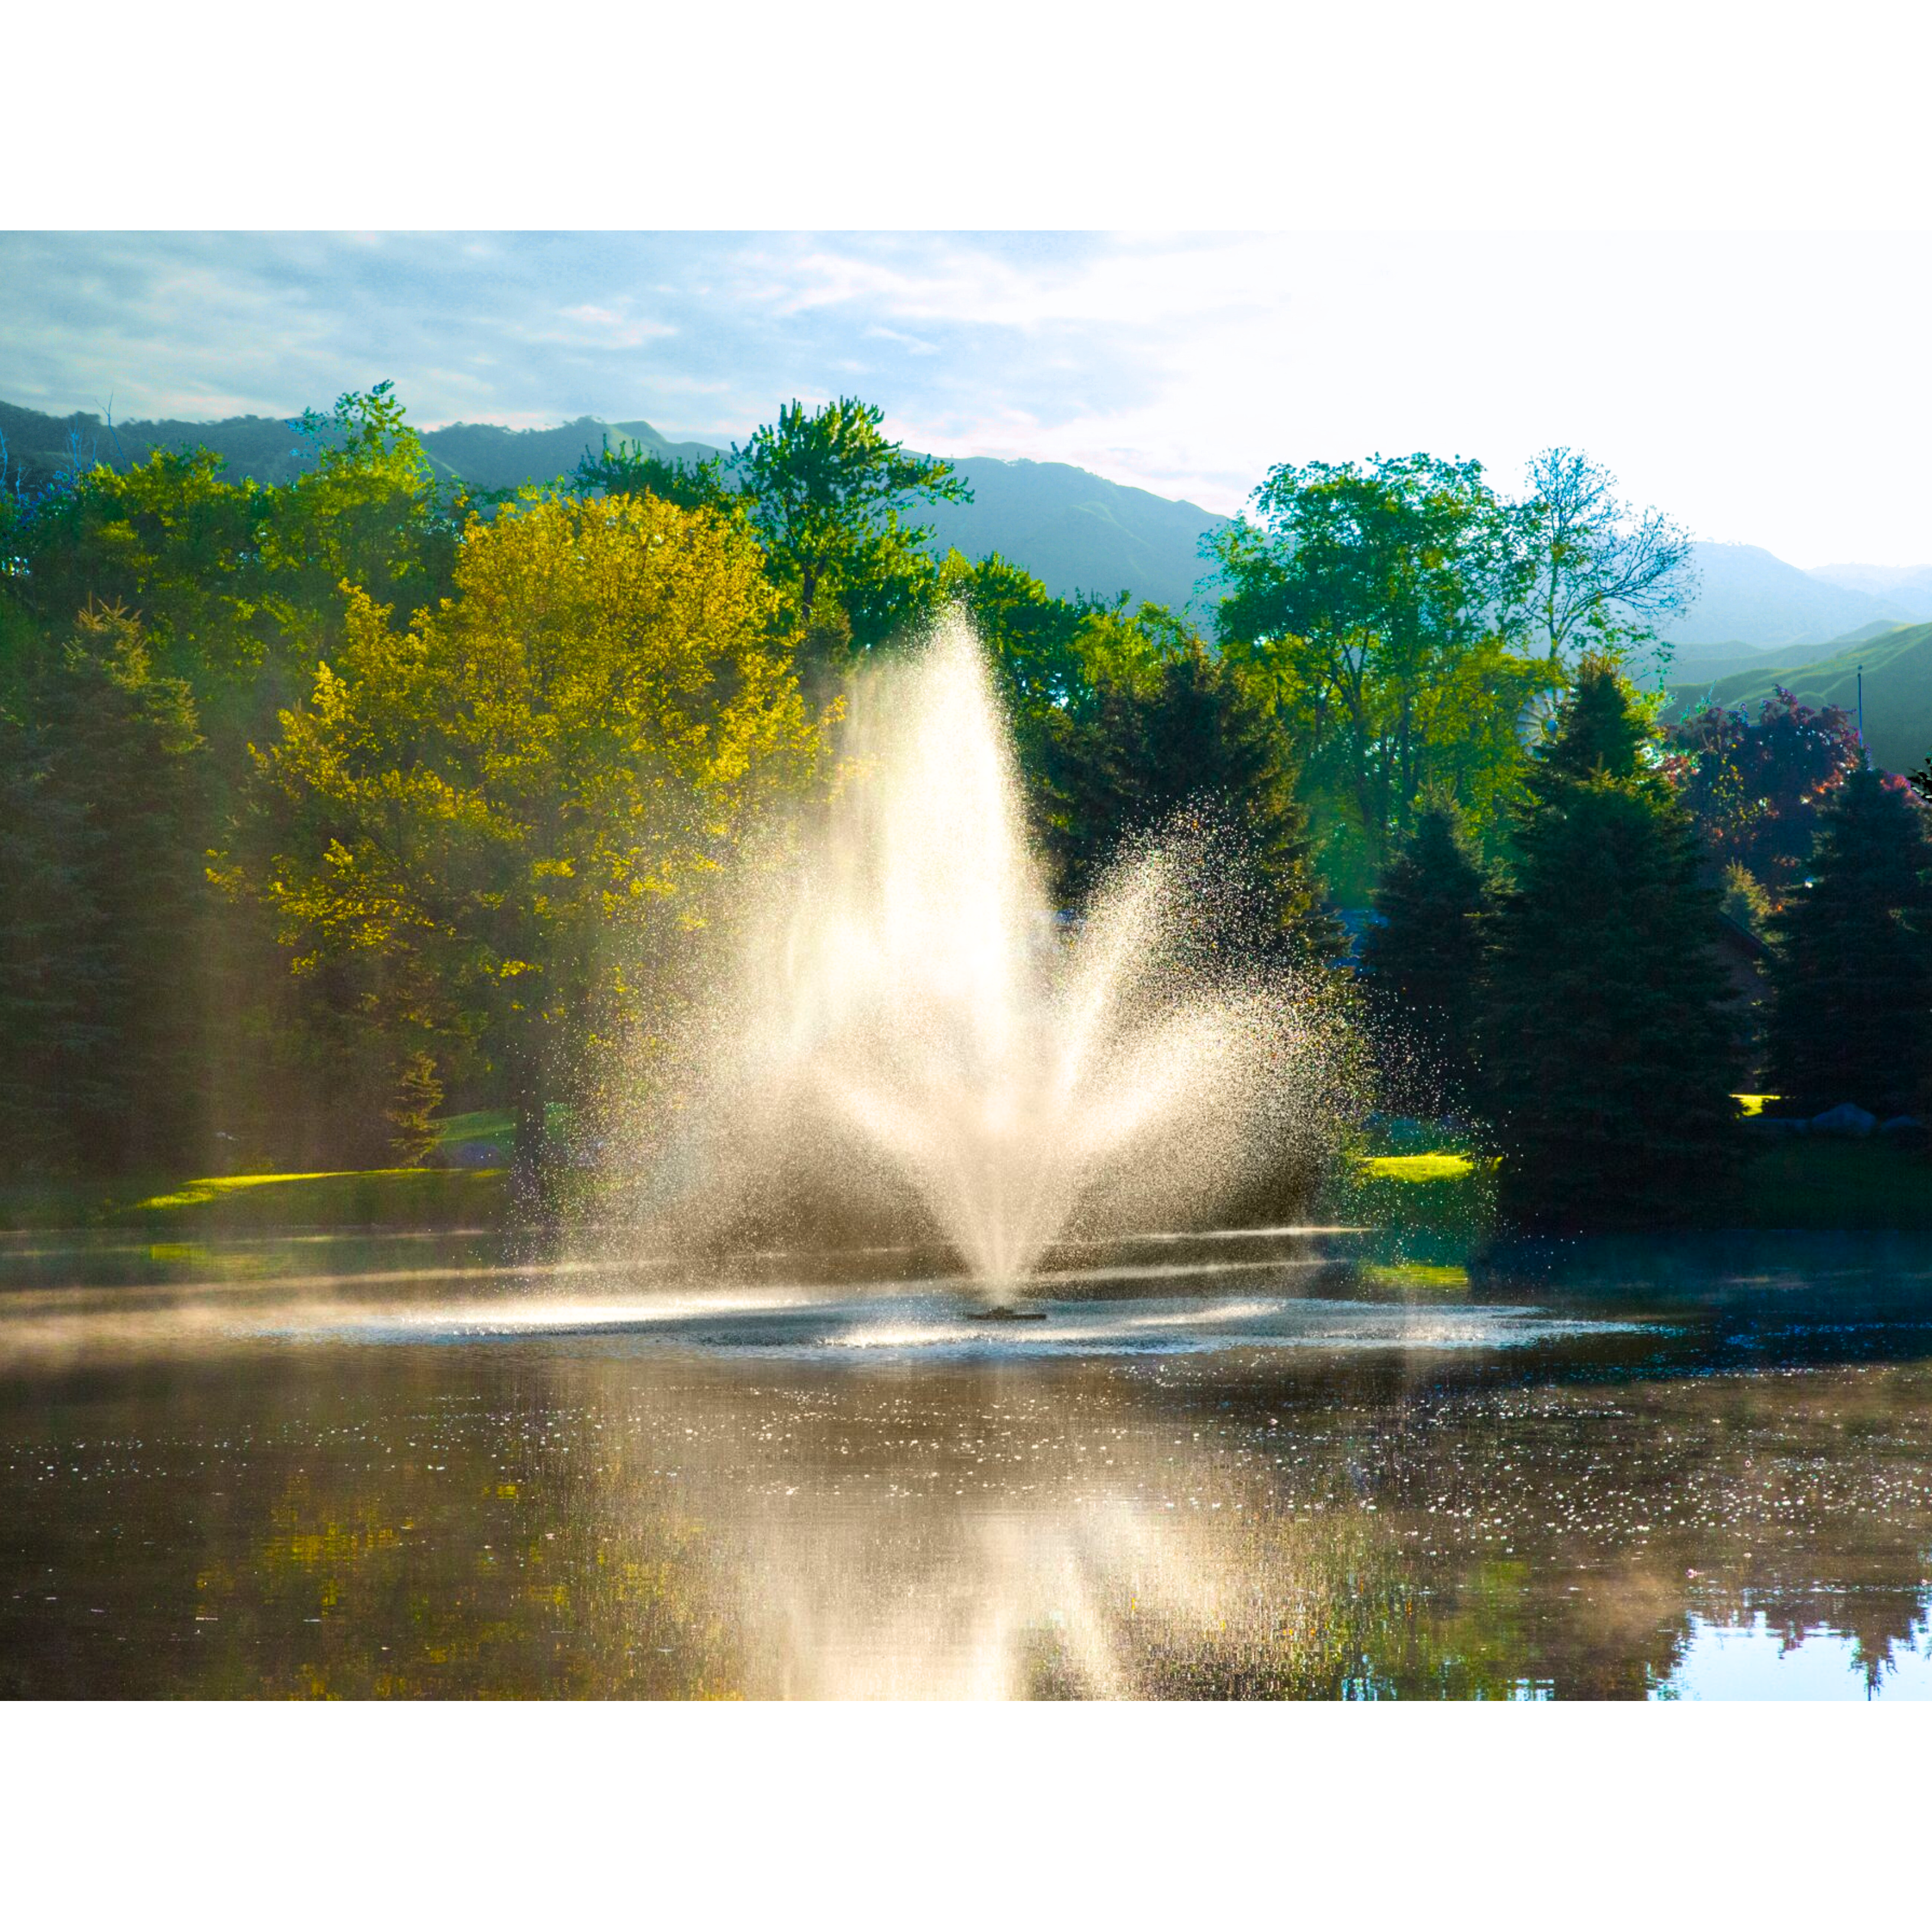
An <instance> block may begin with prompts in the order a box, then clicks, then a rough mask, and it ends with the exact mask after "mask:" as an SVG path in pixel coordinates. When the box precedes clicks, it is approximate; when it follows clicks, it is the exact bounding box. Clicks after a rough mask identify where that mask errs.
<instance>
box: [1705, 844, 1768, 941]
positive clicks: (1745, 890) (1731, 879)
mask: <svg viewBox="0 0 1932 1932" xmlns="http://www.w3.org/2000/svg"><path fill="white" fill-rule="evenodd" d="M1722 889H1723V893H1724V896H1723V898H1721V900H1720V901H1718V910H1720V911H1721V913H1723V914H1724V916H1725V917H1726V918H1727V919H1730V921H1731V922H1733V924H1734V925H1736V926H1742V927H1743V929H1745V932H1748V933H1749V934H1750V935H1751V936H1752V937H1753V938H1754V939H1762V938H1764V936H1765V931H1766V926H1768V925H1769V922H1770V919H1771V915H1772V902H1771V895H1770V894H1769V892H1766V890H1765V889H1764V888H1763V886H1761V885H1760V884H1759V883H1758V882H1757V880H1756V878H1754V877H1753V876H1752V874H1751V868H1749V867H1748V865H1742V864H1740V863H1739V862H1738V861H1737V860H1736V859H1733V860H1732V861H1731V862H1730V864H1729V865H1727V866H1726V867H1725V868H1724V883H1723V888H1722Z"/></svg>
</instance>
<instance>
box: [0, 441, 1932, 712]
mask: <svg viewBox="0 0 1932 1932" xmlns="http://www.w3.org/2000/svg"><path fill="white" fill-rule="evenodd" d="M606 435H608V436H609V437H610V440H612V442H613V443H615V442H616V441H618V440H628V441H630V442H632V443H639V444H641V445H643V446H644V447H645V448H646V449H651V450H653V451H655V452H657V453H658V455H662V456H666V457H676V458H684V459H685V460H692V459H695V458H702V457H705V456H710V455H720V454H722V452H721V450H720V449H718V447H717V446H716V445H715V444H712V443H705V442H685V443H673V442H672V441H670V440H669V439H667V437H664V436H662V435H661V434H659V432H658V431H657V430H655V429H654V428H652V426H651V425H650V424H649V423H647V422H617V423H605V422H601V421H600V420H599V419H598V418H596V417H595V416H580V417H578V418H577V419H576V421H574V422H568V423H565V424H562V425H560V426H559V427H558V428H554V429H529V430H511V429H505V428H502V427H501V426H500V425H497V424H495V423H450V424H447V425H445V426H444V427H443V428H441V429H433V430H429V431H425V433H424V435H423V445H424V447H425V449H427V450H428V452H429V453H430V455H431V458H432V459H433V460H434V461H435V462H436V463H437V465H438V466H439V467H440V468H443V469H446V470H447V471H448V472H449V473H450V474H452V475H455V476H459V477H460V478H463V480H464V481H466V482H469V483H471V484H475V486H477V487H478V488H481V489H491V490H505V489H514V488H517V487H520V485H522V484H526V483H547V482H550V481H553V480H554V479H555V478H557V477H559V476H563V475H568V473H569V472H571V470H572V469H574V468H575V467H576V466H577V460H578V459H579V458H580V457H582V456H583V455H585V454H586V452H589V453H592V454H594V453H595V452H596V451H597V450H598V449H599V448H601V446H602V443H603V440H604V437H605V436H606ZM0 437H5V444H6V450H7V456H8V458H9V460H10V463H11V464H12V465H15V466H19V467H20V469H23V470H24V471H25V472H26V474H27V475H28V476H29V477H35V476H40V477H45V476H50V475H52V474H53V472H55V471H56V470H57V469H62V468H65V467H68V466H71V464H72V463H73V462H74V460H75V458H76V457H78V458H79V460H81V461H82V462H83V463H91V462H92V461H95V460H97V459H98V460H105V461H109V462H115V463H120V462H133V461H137V460H139V458H142V456H144V455H146V454H147V453H148V451H149V450H151V449H155V448H157V447H161V448H166V447H175V446H181V445H184V444H193V443H205V444H206V445H207V446H208V447H209V448H210V449H213V450H214V451H216V452H217V453H219V454H220V455H222V456H223V457H225V458H226V459H227V460H228V463H229V469H230V471H231V472H232V473H233V474H235V475H244V476H254V477H256V478H259V479H260V481H263V482H285V481H287V480H288V478H290V477H291V476H293V475H295V474H296V473H297V472H298V471H299V469H300V468H301V466H302V462H303V460H304V451H303V449H302V446H301V441H300V439H299V437H297V436H296V434H295V433H294V432H293V431H292V430H291V429H290V428H289V426H288V425H287V423H285V422H278V421H277V420H276V419H274V418H272V417H266V416H236V417H231V418H229V419H228V420H227V421H226V422H211V423H192V422H126V423H121V424H117V425H113V427H111V428H110V426H109V425H107V424H105V423H104V422H102V420H101V419H100V418H99V417H98V416H90V415H86V414H84V413H77V414H75V415H74V416H64V417H55V416H43V415H40V414H39V413H37V412H36V411H34V410H23V409H20V408H17V407H14V406H13V405H11V404H5V403H0ZM955 467H956V469H958V470H959V472H960V474H961V475H963V476H964V477H965V478H966V480H967V481H968V482H969V483H970V484H971V485H972V487H973V493H974V500H973V502H971V503H970V504H951V503H942V504H939V505H936V506H935V507H933V508H930V509H928V510H926V511H923V512H922V520H925V521H929V522H930V523H932V524H933V525H934V526H935V533H934V538H933V547H934V548H935V550H944V549H946V548H947V547H948V546H949V545H956V546H957V547H959V549H960V550H963V551H964V552H965V553H966V554H967V555H968V556H971V557H980V556H985V555H986V553H988V552H989V550H998V551H999V552H1000V553H1001V555H1002V556H1005V557H1007V559H1010V561H1011V562H1014V563H1017V564H1019V565H1023V566H1024V567H1025V568H1027V569H1028V570H1030V571H1032V572H1033V573H1034V575H1035V576H1037V577H1039V578H1040V580H1042V581H1043V583H1045V584H1046V586H1047V587H1048V589H1050V590H1052V591H1053V592H1056V593H1057V594H1058V595H1061V596H1071V595H1075V594H1076V593H1077V592H1081V591H1089V592H1095V593H1097V594H1098V595H1101V596H1105V597H1111V596H1112V595H1115V593H1116V592H1119V591H1122V590H1124V591H1126V592H1127V593H1128V594H1129V595H1130V596H1131V597H1133V598H1135V599H1136V600H1139V599H1142V598H1145V599H1147V600H1148V601H1152V602H1154V603H1159V604H1169V605H1172V606H1173V607H1175V608H1177V609H1178V608H1180V607H1183V606H1185V605H1187V604H1190V603H1192V604H1193V605H1194V606H1195V607H1196V610H1197V611H1201V612H1202V613H1203V614H1205V609H1206V607H1208V606H1211V604H1212V603H1213V601H1214V598H1213V595H1212V593H1211V592H1209V593H1208V594H1206V595H1202V594H1199V593H1197V592H1196V585H1197V584H1198V583H1199V581H1200V580H1201V578H1202V575H1203V574H1204V571H1205V568H1206V566H1205V564H1204V563H1203V562H1202V559H1201V556H1200V554H1199V544H1200V541H1201V538H1202V534H1203V533H1204V532H1207V531H1208V530H1211V529H1217V528H1218V527H1220V525H1221V524H1222V523H1224V522H1225V521H1226V519H1225V518H1223V517H1217V516H1215V515H1213V514H1211V513H1210V512H1209V511H1206V510H1204V509H1202V508H1201V507H1200V506H1199V505H1198V504H1195V503H1189V502H1176V501H1175V500H1173V499H1171V498H1169V497H1166V496H1156V495H1154V493H1152V492H1151V490H1136V489H1133V488H1131V487H1129V486H1127V484H1121V483H1112V482H1109V481H1108V480H1107V479H1106V478H1105V477H1102V476H1096V475H1094V474H1092V472H1090V471H1088V470H1085V469H1076V468H1075V467H1074V466H1073V465H1072V464H1071V463H1029V462H1025V461H1013V462H1009V461H1004V460H1001V459H999V458H994V457H986V456H969V457H964V458H956V459H955ZM1694 550H1695V555H1696V561H1697V565H1698V567H1699V569H1700V571H1701V573H1702V574H1703V595H1701V596H1700V598H1699V599H1698V601H1697V603H1696V604H1694V605H1693V606H1692V607H1691V610H1689V611H1688V612H1687V613H1685V616H1683V617H1682V619H1680V620H1679V622H1677V624H1676V625H1674V626H1673V628H1671V630H1670V632H1669V636H1670V641H1671V642H1672V643H1673V644H1674V645H1675V646H1676V663H1675V664H1674V665H1673V671H1672V678H1673V683H1679V684H1682V683H1688V682H1693V681H1700V682H1714V681H1715V682H1723V681H1725V680H1728V679H1732V678H1735V677H1738V676H1745V675H1748V674H1753V673H1755V671H1756V670H1757V667H1758V666H1759V665H1760V664H1763V665H1764V667H1766V670H1769V669H1771V668H1773V667H1774V664H1773V659H1774V658H1775V668H1777V669H1779V670H1792V669H1794V668H1796V667H1797V666H1799V665H1801V664H1809V663H1811V662H1814V661H1816V660H1817V659H1819V658H1824V657H1828V656H1829V655H1831V654H1832V651H1833V649H1834V648H1835V647H1836V646H1840V645H1842V644H1843V643H1845V642H1846V641H1847V640H1848V638H1849V636H1850V634H1853V633H1856V632H1858V631H1868V630H1870V628H1872V627H1873V626H1878V627H1880V628H1883V627H1885V626H1888V625H1896V624H1918V623H1923V622H1926V621H1927V620H1928V619H1932V565H1924V566H1920V567H1915V568H1899V569H1894V568H1888V567H1886V566H1883V565H1875V564H1832V565H1826V566H1824V567H1823V568H1820V569H1817V570H1812V571H1805V570H1799V569H1797V568H1794V567H1793V565H1790V564H1788V563H1785V562H1782V561H1781V560H1780V559H1778V558H1777V557H1775V556H1772V553H1770V552H1769V550H1760V549H1759V548H1758V547H1757V546H1756V545H1754V544H1711V543H1700V544H1697V545H1695V546H1694Z"/></svg>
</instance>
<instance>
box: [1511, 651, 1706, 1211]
mask: <svg viewBox="0 0 1932 1932" xmlns="http://www.w3.org/2000/svg"><path fill="white" fill-rule="evenodd" d="M1649 736H1650V731H1649V727H1648V726H1647V725H1646V723H1645V721H1644V720H1643V715H1642V714H1641V712H1640V711H1639V710H1638V709H1637V706H1635V704H1634V703H1633V701H1632V698H1631V692H1630V690H1629V688H1628V685H1625V683H1624V682H1623V680H1622V679H1621V678H1619V676H1618V675H1617V673H1616V667H1615V666H1614V664H1613V663H1612V662H1611V661H1610V660H1609V659H1608V658H1602V657H1592V658H1586V659H1584V661H1583V663H1582V664H1580V666H1579V667H1578V673H1577V682H1576V686H1575V688H1574V692H1573V694H1572V695H1571V698H1570V700H1568V703H1567V704H1566V705H1565V707H1564V710H1563V712H1562V717H1561V722H1560V724H1559V730H1558V732H1557V734H1556V738H1555V739H1554V741H1553V742H1552V743H1551V744H1550V746H1549V748H1548V749H1547V751H1546V752H1545V754H1544V756H1543V757H1541V759H1540V760H1538V763H1537V766H1536V768H1535V770H1534V771H1533V772H1532V774H1531V776H1530V778H1529V794H1530V799H1529V804H1528V805H1526V808H1524V810H1523V813H1522V814H1521V816H1520V820H1519V823H1518V825H1517V841H1516V842H1517V879H1516V883H1515V886H1514V888H1513V889H1511V890H1510V891H1508V892H1505V893H1504V894H1502V895H1501V897H1500V899H1499V904H1498V907H1497V910H1496V914H1495V916H1494V918H1493V921H1492V922H1491V927H1492V933H1493V944H1492V946H1491V948H1490V954H1489V957H1488V960H1487V969H1486V972H1485V976H1484V978H1485V983H1484V992H1483V995H1482V999H1481V1025H1480V1031H1479V1034H1478V1049H1479V1055H1480V1058H1481V1065H1482V1070H1483V1076H1484V1088H1485V1091H1486V1092H1487V1097H1488V1107H1489V1112H1490V1115H1491V1118H1492V1119H1493V1122H1494V1124H1495V1128H1496V1137H1497V1140H1498V1142H1499V1146H1500V1149H1501V1151H1502V1155H1503V1169H1502V1185H1501V1189H1500V1196H1499V1199H1500V1202H1501V1205H1502V1207H1503V1208H1504V1211H1505V1212H1506V1213H1508V1214H1511V1216H1512V1217H1514V1219H1516V1220H1518V1221H1519V1222H1520V1223H1525V1224H1527V1225H1529V1226H1538V1227H1546V1228H1568V1229H1581V1228H1589V1227H1601V1226H1619V1225H1622V1226H1647V1225H1656V1224H1658V1223H1668V1222H1669V1221H1670V1220H1673V1219H1676V1218H1677V1217H1679V1216H1681V1214H1682V1211H1683V1209H1684V1208H1685V1205H1686V1204H1687V1203H1688V1202H1691V1201H1692V1200H1694V1199H1698V1198H1700V1197H1702V1196H1706V1195H1707V1194H1708V1193H1709V1191H1710V1190H1711V1189H1712V1186H1713V1184H1718V1183H1721V1181H1723V1180H1724V1178H1726V1177H1727V1175H1728V1174H1729V1173H1730V1172H1731V1170H1732V1169H1733V1167H1734V1165H1735V1163H1736V1160H1737V1159H1738V1157H1739V1152H1740V1151H1741V1148H1740V1143H1739V1139H1738V1136H1737V1135H1736V1131H1735V1126H1734V1123H1735V1121H1736V1115H1737V1109H1736V1104H1735V1103H1734V1102H1733V1100H1732V1099H1731V1097H1730V1095H1731V1090H1732V1088H1733V1085H1735V1082H1736V1076H1737V1072H1738V1049H1737V1037H1736V1022H1735V1021H1734V1020H1733V1017H1732V1016H1731V1013H1730V1010H1729V1008H1730V999H1731V995H1730V988H1729V986H1728V985H1727V982H1726V980H1725V977H1724V971H1723V968H1722V967H1721V965H1720V963H1719V962H1718V958H1717V956H1716V954H1715V952H1714V950H1713V948H1712V941H1713V940H1714V938H1715V934H1716V927H1717V918H1718V911H1717V903H1716V898H1715V894H1714V892H1712V890H1711V889H1709V887H1708V886H1705V885H1704V884H1703V883H1701V882H1700V877H1699V861H1700V853H1699V850H1698V846H1697V839H1696V836H1695V834H1694V831H1693V829H1692V828H1691V822H1690V820H1689V818H1688V816H1687V814H1685V812H1684V811H1682V808H1680V807H1679V805H1678V804H1677V802H1676V800H1675V799H1674V798H1673V796H1672V795H1671V793H1670V789H1669V787H1668V785H1667V783H1666V782H1665V781H1664V778H1662V777H1661V775H1660V774H1658V772H1656V771H1655V769H1652V767H1651V766H1650V765H1649V763H1648V761H1647V759H1646V750H1647V745H1648V741H1649Z"/></svg>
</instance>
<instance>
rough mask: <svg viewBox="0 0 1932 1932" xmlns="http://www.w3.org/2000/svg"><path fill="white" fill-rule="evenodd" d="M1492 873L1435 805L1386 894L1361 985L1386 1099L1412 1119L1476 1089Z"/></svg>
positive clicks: (1451, 815)
mask: <svg viewBox="0 0 1932 1932" xmlns="http://www.w3.org/2000/svg"><path fill="white" fill-rule="evenodd" d="M1494 889H1495V880H1494V877H1493V874H1492V872H1491V870H1490V866H1489V865H1488V864H1487V862H1486V861H1485V860H1484V858H1483V857H1482V856H1481V853H1479V852H1478V850H1477V849H1476V847H1475V844H1474V842H1473V841H1472V840H1471V838H1470V837H1469V830H1468V827H1467V826H1466V824H1465V823H1464V821H1463V814H1462V813H1461V812H1460V811H1459V810H1458V809H1457V807H1456V805H1454V803H1453V802H1451V801H1449V800H1447V799H1431V800H1427V801H1425V802H1424V805H1423V808H1422V809H1421V811H1419V812H1418V813H1417V814H1416V819H1415V828H1414V829H1413V830H1412V832H1410V833H1409V836H1408V838H1406V839H1405V840H1404V841H1403V844H1402V846H1401V847H1400V850H1398V851H1397V853H1396V856H1394V859H1391V861H1390V862H1389V864H1388V868H1387V869H1386V870H1385V871H1384V872H1383V874H1382V878H1381V880H1380V881H1379V883H1378V884H1377V886H1376V897H1375V909H1376V915H1377V919H1378V923H1377V924H1376V925H1374V926H1371V927H1370V929H1369V930H1368V931H1367V933H1365V934H1364V935H1363V939H1362V944H1361V977H1362V979H1363V981H1364V986H1365V988H1366V989H1367V992H1368V993H1369V995H1370V1005H1371V1010H1372V1011H1373V1014H1374V1017H1375V1022H1376V1033H1377V1035H1378V1046H1379V1049H1380V1053H1379V1058H1380V1059H1381V1061H1382V1081H1383V1091H1384V1094H1385V1097H1386V1100H1387V1103H1388V1104H1389V1105H1390V1106H1393V1107H1394V1109H1396V1110H1397V1112H1402V1113H1429V1114H1433V1113H1438V1112H1442V1110H1443V1109H1444V1108H1445V1106H1452V1105H1458V1104H1460V1103H1462V1101H1463V1100H1464V1098H1465V1097H1466V1096H1467V1095H1468V1094H1470V1093H1471V1092H1472V1091H1473V1089H1474V1087H1475V1064H1474V1062H1473V1061H1472V1059H1471V1058H1470V1044H1471V1042H1472V1040H1473V1038H1474V1037H1475V1025H1476V999H1477V988H1478V983H1479V982H1480V980H1481V969H1482V959H1483V944H1484V933H1483V920H1484V914H1485V913H1487V911H1488V910H1489V908H1490V903H1491V900H1492V896H1493V892H1494Z"/></svg>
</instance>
